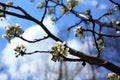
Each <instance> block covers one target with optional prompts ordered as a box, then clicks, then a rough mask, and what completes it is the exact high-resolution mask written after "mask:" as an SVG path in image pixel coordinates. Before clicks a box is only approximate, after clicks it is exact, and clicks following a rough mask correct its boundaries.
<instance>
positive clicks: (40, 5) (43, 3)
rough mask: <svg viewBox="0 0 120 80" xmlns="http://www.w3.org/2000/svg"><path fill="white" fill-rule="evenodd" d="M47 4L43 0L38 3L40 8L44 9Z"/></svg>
mask: <svg viewBox="0 0 120 80" xmlns="http://www.w3.org/2000/svg"><path fill="white" fill-rule="evenodd" d="M45 5H46V3H45V2H41V3H39V4H38V5H37V8H38V9H42V8H44V7H45Z"/></svg>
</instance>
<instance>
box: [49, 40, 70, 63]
mask: <svg viewBox="0 0 120 80" xmlns="http://www.w3.org/2000/svg"><path fill="white" fill-rule="evenodd" d="M51 53H52V55H53V58H52V60H54V61H57V60H58V61H59V59H60V55H59V54H62V55H63V56H67V55H68V54H69V48H67V47H65V42H60V41H57V42H56V43H55V44H54V45H53V46H52V52H51Z"/></svg>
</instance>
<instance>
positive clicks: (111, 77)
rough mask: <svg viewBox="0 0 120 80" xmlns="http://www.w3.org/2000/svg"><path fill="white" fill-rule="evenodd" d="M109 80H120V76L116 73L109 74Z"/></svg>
mask: <svg viewBox="0 0 120 80" xmlns="http://www.w3.org/2000/svg"><path fill="white" fill-rule="evenodd" d="M107 79H108V80H120V76H118V75H117V74H115V73H109V74H108V76H107Z"/></svg>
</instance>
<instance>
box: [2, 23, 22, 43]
mask: <svg viewBox="0 0 120 80" xmlns="http://www.w3.org/2000/svg"><path fill="white" fill-rule="evenodd" d="M5 30H6V32H5V34H3V35H2V37H3V38H6V39H7V40H8V42H10V40H11V39H12V38H14V37H15V35H21V34H23V30H22V29H21V27H20V25H19V24H12V25H10V26H7V27H5Z"/></svg>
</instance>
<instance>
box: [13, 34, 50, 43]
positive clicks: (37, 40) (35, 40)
mask: <svg viewBox="0 0 120 80" xmlns="http://www.w3.org/2000/svg"><path fill="white" fill-rule="evenodd" d="M15 37H18V38H20V39H22V40H24V41H26V42H29V43H36V42H39V41H42V40H45V39H47V38H49V37H48V36H46V37H43V38H41V39H34V40H33V41H30V40H27V39H25V38H23V37H22V36H19V35H15Z"/></svg>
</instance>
